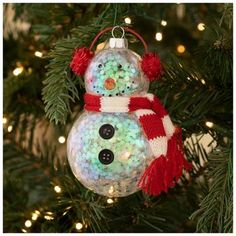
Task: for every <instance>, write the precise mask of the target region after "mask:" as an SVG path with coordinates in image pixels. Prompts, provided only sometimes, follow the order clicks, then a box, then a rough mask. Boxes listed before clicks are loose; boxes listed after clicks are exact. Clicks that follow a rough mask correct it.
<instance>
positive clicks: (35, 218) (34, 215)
mask: <svg viewBox="0 0 236 236" xmlns="http://www.w3.org/2000/svg"><path fill="white" fill-rule="evenodd" d="M31 219H32V220H37V219H38V214H37V213H35V212H34V213H32V217H31Z"/></svg>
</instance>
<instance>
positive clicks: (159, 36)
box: [155, 32, 162, 41]
mask: <svg viewBox="0 0 236 236" xmlns="http://www.w3.org/2000/svg"><path fill="white" fill-rule="evenodd" d="M155 39H156V40H157V41H161V40H162V33H161V32H157V33H156V36H155Z"/></svg>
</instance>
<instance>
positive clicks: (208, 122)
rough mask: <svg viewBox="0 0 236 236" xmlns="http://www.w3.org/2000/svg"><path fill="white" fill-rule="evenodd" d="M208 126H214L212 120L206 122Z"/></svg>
mask: <svg viewBox="0 0 236 236" xmlns="http://www.w3.org/2000/svg"><path fill="white" fill-rule="evenodd" d="M205 124H206V126H207V127H209V128H212V127H213V126H214V123H212V122H210V121H207V122H206V123H205Z"/></svg>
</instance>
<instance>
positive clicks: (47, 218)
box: [44, 211, 54, 220]
mask: <svg viewBox="0 0 236 236" xmlns="http://www.w3.org/2000/svg"><path fill="white" fill-rule="evenodd" d="M44 219H46V220H53V219H54V217H53V213H52V212H50V211H48V212H46V215H45V216H44Z"/></svg>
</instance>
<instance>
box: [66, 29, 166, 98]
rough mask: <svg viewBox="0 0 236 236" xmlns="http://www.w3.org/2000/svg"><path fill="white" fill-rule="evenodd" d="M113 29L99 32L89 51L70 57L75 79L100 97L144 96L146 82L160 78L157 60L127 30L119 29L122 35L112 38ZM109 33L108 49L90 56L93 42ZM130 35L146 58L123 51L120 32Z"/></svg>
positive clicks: (160, 67) (83, 48)
mask: <svg viewBox="0 0 236 236" xmlns="http://www.w3.org/2000/svg"><path fill="white" fill-rule="evenodd" d="M115 28H117V27H114V28H107V29H105V30H103V31H101V32H100V33H99V34H98V35H97V36H96V37H95V39H94V41H93V42H92V44H91V46H90V49H87V48H85V47H82V48H78V49H76V50H75V52H74V54H73V58H72V61H71V63H70V67H71V69H72V70H73V72H74V73H75V74H77V75H78V76H84V75H85V88H86V92H88V93H92V94H97V95H101V96H107V97H108V96H109V97H114V96H130V95H136V94H139V95H140V94H142V93H146V92H147V90H148V87H149V81H152V80H154V79H159V78H160V75H161V74H162V73H161V72H162V66H161V64H160V59H159V57H158V56H157V55H156V54H155V53H147V45H146V43H145V41H144V40H143V38H142V37H141V36H140V35H139V34H137V33H136V32H135V31H133V30H131V29H129V28H122V27H118V28H121V29H122V31H123V35H122V37H121V38H115V37H114V34H113V31H114V29H115ZM110 30H112V35H113V38H111V39H110V41H109V47H108V48H106V49H104V50H101V51H99V52H98V53H97V54H95V55H94V53H93V51H92V48H93V46H94V44H95V42H96V41H97V39H98V38H99V37H100V36H101V35H102V34H103V33H104V32H107V31H110ZM125 31H128V32H131V33H132V34H134V35H135V36H136V37H137V38H138V39H140V40H141V41H142V43H143V44H144V47H145V51H146V54H145V55H144V56H143V57H142V58H141V57H140V56H139V55H138V54H136V53H135V52H134V51H132V50H130V49H128V48H127V41H126V39H125V38H123V37H124V32H125Z"/></svg>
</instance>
